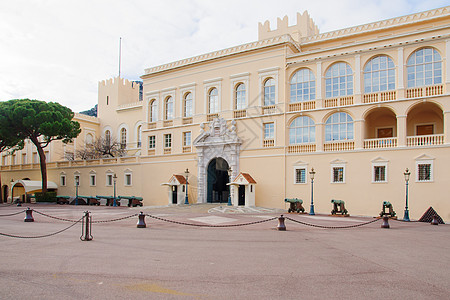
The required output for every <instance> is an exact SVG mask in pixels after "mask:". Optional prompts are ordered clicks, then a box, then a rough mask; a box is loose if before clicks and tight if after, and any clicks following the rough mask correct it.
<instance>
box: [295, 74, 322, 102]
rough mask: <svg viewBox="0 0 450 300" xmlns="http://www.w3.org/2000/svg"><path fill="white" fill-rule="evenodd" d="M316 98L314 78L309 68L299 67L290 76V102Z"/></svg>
mask: <svg viewBox="0 0 450 300" xmlns="http://www.w3.org/2000/svg"><path fill="white" fill-rule="evenodd" d="M314 99H316V80H315V78H314V74H313V72H311V70H310V69H300V70H298V71H297V72H295V74H294V75H293V76H292V78H291V103H296V102H303V101H309V100H314Z"/></svg>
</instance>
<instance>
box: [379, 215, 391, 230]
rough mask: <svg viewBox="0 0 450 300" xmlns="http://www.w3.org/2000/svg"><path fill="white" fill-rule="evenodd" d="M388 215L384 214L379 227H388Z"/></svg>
mask: <svg viewBox="0 0 450 300" xmlns="http://www.w3.org/2000/svg"><path fill="white" fill-rule="evenodd" d="M389 227H390V226H389V217H388V216H384V217H383V224H381V228H389Z"/></svg>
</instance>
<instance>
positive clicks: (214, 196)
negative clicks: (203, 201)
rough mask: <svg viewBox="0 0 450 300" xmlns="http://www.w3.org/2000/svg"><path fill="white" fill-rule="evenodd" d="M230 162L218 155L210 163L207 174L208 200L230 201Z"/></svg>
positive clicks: (216, 201) (213, 201)
mask: <svg viewBox="0 0 450 300" xmlns="http://www.w3.org/2000/svg"><path fill="white" fill-rule="evenodd" d="M228 168H229V166H228V163H227V161H226V160H225V159H223V158H221V157H217V158H214V159H212V160H211V161H210V162H209V164H208V174H207V178H208V179H207V182H208V188H207V202H208V203H226V202H228V192H229V188H228V185H227V184H228V183H229V178H228Z"/></svg>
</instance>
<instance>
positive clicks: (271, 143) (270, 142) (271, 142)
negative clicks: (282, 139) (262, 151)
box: [263, 139, 275, 147]
mask: <svg viewBox="0 0 450 300" xmlns="http://www.w3.org/2000/svg"><path fill="white" fill-rule="evenodd" d="M274 145H275V140H274V139H265V140H263V147H273V146H274Z"/></svg>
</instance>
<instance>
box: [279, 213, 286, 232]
mask: <svg viewBox="0 0 450 300" xmlns="http://www.w3.org/2000/svg"><path fill="white" fill-rule="evenodd" d="M277 229H278V230H280V231H286V225H284V217H283V215H281V216H280V217H279V218H278V226H277Z"/></svg>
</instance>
